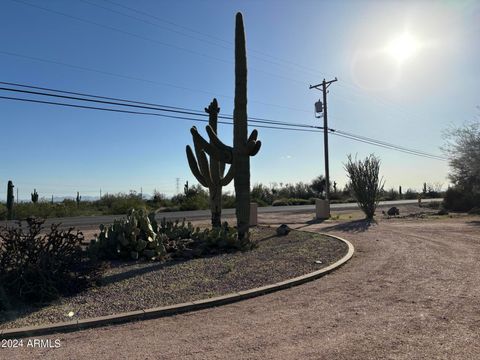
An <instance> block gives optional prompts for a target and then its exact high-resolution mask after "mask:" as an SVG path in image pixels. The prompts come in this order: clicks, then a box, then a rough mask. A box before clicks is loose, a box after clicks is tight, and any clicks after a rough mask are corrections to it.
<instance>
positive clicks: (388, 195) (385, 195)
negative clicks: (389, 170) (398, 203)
mask: <svg viewBox="0 0 480 360" xmlns="http://www.w3.org/2000/svg"><path fill="white" fill-rule="evenodd" d="M381 197H382V199H383V200H387V201H391V200H397V199H399V198H400V195H399V194H398V191H396V190H395V189H394V188H391V189H390V190H388V191H382V194H381Z"/></svg>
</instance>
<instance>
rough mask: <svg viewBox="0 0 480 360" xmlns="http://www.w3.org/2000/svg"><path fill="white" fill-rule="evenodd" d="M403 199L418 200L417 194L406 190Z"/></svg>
mask: <svg viewBox="0 0 480 360" xmlns="http://www.w3.org/2000/svg"><path fill="white" fill-rule="evenodd" d="M403 197H404V199H406V200H416V199H417V198H418V193H417V192H416V191H415V190H412V189H408V190H407V191H406V192H405V194H404V195H403Z"/></svg>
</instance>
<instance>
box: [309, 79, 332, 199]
mask: <svg viewBox="0 0 480 360" xmlns="http://www.w3.org/2000/svg"><path fill="white" fill-rule="evenodd" d="M335 81H338V80H337V78H335V79H333V80H330V81H325V79H323V81H322V82H321V83H320V84H317V85H310V89H317V90H320V91H321V92H322V93H323V148H324V155H325V187H326V190H325V200H327V201H329V200H330V167H329V163H328V115H327V93H328V91H327V89H328V87H329V86H330V84H332V83H334V82H335ZM320 105H321V104H320ZM320 111H322V109H320ZM320 111H317V112H320Z"/></svg>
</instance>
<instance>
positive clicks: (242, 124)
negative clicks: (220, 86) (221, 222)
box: [233, 13, 250, 240]
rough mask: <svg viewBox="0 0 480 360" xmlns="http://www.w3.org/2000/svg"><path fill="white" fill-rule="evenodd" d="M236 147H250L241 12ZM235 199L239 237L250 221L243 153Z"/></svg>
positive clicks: (237, 43) (246, 162)
mask: <svg viewBox="0 0 480 360" xmlns="http://www.w3.org/2000/svg"><path fill="white" fill-rule="evenodd" d="M233 123H234V127H233V129H234V132H233V147H234V148H236V149H245V147H246V145H247V132H248V129H247V56H246V49H245V31H244V28H243V18H242V14H241V13H237V16H236V24H235V108H234V111H233ZM234 159H235V161H234V166H235V180H234V183H235V196H236V200H237V207H236V215H237V229H238V238H239V240H242V239H243V238H244V237H245V235H246V234H248V227H249V221H250V156H249V155H248V154H247V153H246V152H245V153H244V152H239V153H237V154H235V157H234Z"/></svg>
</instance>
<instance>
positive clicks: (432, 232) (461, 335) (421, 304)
mask: <svg viewBox="0 0 480 360" xmlns="http://www.w3.org/2000/svg"><path fill="white" fill-rule="evenodd" d="M310 218H311V215H299V214H296V215H292V217H290V218H289V222H291V223H292V227H297V228H299V227H302V228H303V230H311V231H320V230H321V231H326V232H329V233H332V234H336V235H339V236H342V237H344V238H346V239H348V240H349V241H351V242H352V243H353V245H354V246H355V255H354V257H353V258H352V259H351V260H350V261H349V262H348V263H347V264H346V265H345V266H343V267H342V268H341V269H339V270H337V271H335V272H333V273H332V274H330V275H327V276H325V277H323V278H321V279H319V280H316V281H313V282H311V283H307V284H305V285H302V286H298V287H294V288H291V289H288V290H284V291H280V292H276V293H273V294H269V295H265V296H262V297H259V298H254V299H250V300H246V301H243V302H240V303H235V304H231V305H227V306H223V307H219V308H215V309H209V310H202V311H198V312H194V313H190V314H184V315H177V316H173V317H169V318H162V319H156V320H149V321H144V322H137V323H130V324H125V325H119V326H112V327H106V328H99V329H91V330H86V331H82V332H75V333H69V334H59V335H50V336H45V337H42V338H41V339H43V340H51V341H52V346H55V344H54V341H55V339H60V347H59V348H56V349H46V348H41V349H32V348H26V347H25V346H24V348H23V349H0V358H5V359H14V358H15V359H17V358H18V359H20V358H24V359H32V358H37V357H38V358H48V359H84V358H85V359H86V358H89V359H479V358H480V307H479V304H480V261H479V260H480V218H479V217H462V218H459V219H450V218H448V217H447V218H444V219H434V220H432V219H429V220H423V219H403V220H393V219H389V220H382V221H380V222H379V224H378V225H375V226H370V227H365V226H364V225H363V223H361V222H350V223H339V224H335V223H329V224H325V223H324V224H311V225H307V224H305V221H307V220H310ZM278 220H279V219H275V218H268V219H266V220H265V219H264V221H269V222H272V223H275V222H278ZM0 338H1V336H0ZM27 340H28V339H25V340H24V342H25V343H24V344H26V341H27Z"/></svg>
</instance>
